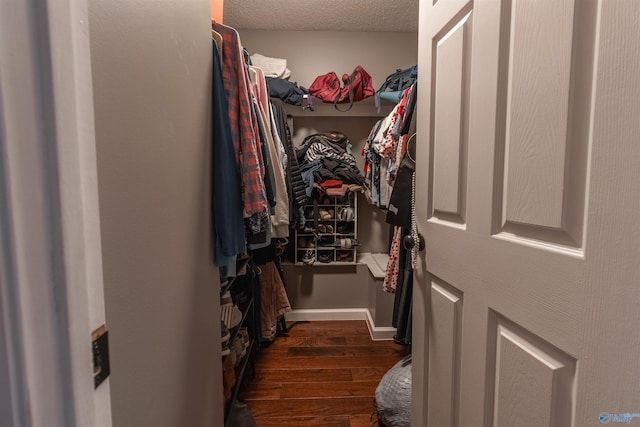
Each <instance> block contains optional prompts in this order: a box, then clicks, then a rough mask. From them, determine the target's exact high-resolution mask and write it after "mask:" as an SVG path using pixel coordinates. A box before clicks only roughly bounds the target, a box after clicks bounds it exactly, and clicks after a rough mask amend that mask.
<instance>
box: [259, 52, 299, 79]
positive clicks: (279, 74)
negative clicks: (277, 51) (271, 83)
mask: <svg viewBox="0 0 640 427" xmlns="http://www.w3.org/2000/svg"><path fill="white" fill-rule="evenodd" d="M251 64H253V65H254V66H256V67H258V68H260V69H262V71H263V72H264V76H265V77H276V78H279V79H288V78H289V77H291V70H290V69H288V68H287V60H286V59H283V58H271V57H268V56H264V55H260V54H259V53H254V54H253V55H251Z"/></svg>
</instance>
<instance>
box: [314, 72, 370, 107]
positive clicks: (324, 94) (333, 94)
mask: <svg viewBox="0 0 640 427" xmlns="http://www.w3.org/2000/svg"><path fill="white" fill-rule="evenodd" d="M342 81H343V82H344V86H342V85H341V82H340V80H339V79H338V76H337V75H336V73H334V72H333V71H331V72H330V73H327V74H323V75H321V76H318V77H316V79H315V80H314V81H313V83H312V84H311V86H310V87H309V93H310V94H311V95H313V96H315V97H316V98H318V99H320V100H322V102H333V104H334V106H335V107H336V109H337V110H338V111H349V110H350V109H351V107H353V103H354V102H356V101H362V100H363V99H365V98H368V97H370V96H372V95H373V94H374V93H375V90H374V89H373V82H372V79H371V76H370V75H369V73H367V72H366V71H365V69H364V68H362V67H361V66H360V65H358V66H357V67H356V68H355V69H354V70H353V73H351V75H347V74H344V75H343V76H342ZM347 102H348V103H349V108H347V109H346V110H340V109H339V108H338V104H346V103H347Z"/></svg>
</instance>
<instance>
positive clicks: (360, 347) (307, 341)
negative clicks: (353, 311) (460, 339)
mask: <svg viewBox="0 0 640 427" xmlns="http://www.w3.org/2000/svg"><path fill="white" fill-rule="evenodd" d="M407 354H408V349H407V347H405V346H401V345H398V344H395V343H394V342H393V341H373V340H371V338H370V336H369V331H368V329H367V325H366V322H365V321H364V320H356V321H314V322H309V323H299V324H296V325H295V326H294V327H293V328H292V329H291V330H290V331H289V333H288V336H287V337H278V338H276V340H275V342H274V343H273V344H271V345H270V346H269V347H266V348H262V349H261V350H260V351H259V352H258V356H257V358H256V380H255V381H250V382H248V383H247V385H246V387H245V389H244V391H243V392H242V394H241V395H240V399H241V400H242V401H244V402H245V403H246V404H247V405H248V406H249V409H250V410H251V413H252V415H253V417H254V419H255V420H256V423H257V424H258V427H276V426H277V427H293V426H323V427H368V426H369V417H370V415H371V412H372V411H373V398H374V395H375V390H376V387H377V386H378V383H379V382H380V379H381V378H382V376H383V375H384V374H385V373H386V372H387V370H389V368H391V367H392V366H393V365H394V364H395V363H396V362H397V361H398V360H400V359H402V358H403V357H404V356H405V355H407Z"/></svg>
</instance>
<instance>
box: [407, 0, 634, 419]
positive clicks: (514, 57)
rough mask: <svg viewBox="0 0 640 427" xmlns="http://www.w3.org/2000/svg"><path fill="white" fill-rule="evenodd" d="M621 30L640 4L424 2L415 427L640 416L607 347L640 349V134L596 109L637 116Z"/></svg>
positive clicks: (630, 54)
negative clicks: (422, 242)
mask: <svg viewBox="0 0 640 427" xmlns="http://www.w3.org/2000/svg"><path fill="white" fill-rule="evenodd" d="M629 14H630V15H631V16H633V17H634V19H640V2H635V3H634V2H631V1H629V2H625V1H622V2H618V3H615V2H614V3H611V2H597V1H587V2H585V1H577V0H502V1H500V0H476V1H474V2H466V1H455V0H438V1H437V2H435V3H434V2H433V1H432V0H424V1H421V3H420V16H421V20H420V30H419V32H420V34H419V69H420V73H421V74H420V81H421V84H420V86H419V95H418V104H417V111H418V113H417V114H418V117H419V120H418V133H417V139H416V140H417V147H418V148H417V164H418V167H417V177H416V179H417V189H418V191H416V208H417V219H418V227H419V229H420V231H421V233H422V234H423V235H424V237H425V239H426V250H425V251H424V252H423V254H424V256H423V257H422V258H421V260H420V263H419V265H418V268H417V270H416V272H415V278H416V285H415V287H414V298H415V304H414V334H413V337H414V338H413V341H414V378H415V379H414V394H413V399H414V400H413V405H414V407H413V408H414V409H413V412H412V425H428V426H432V427H441V426H468V427H478V426H506V427H513V426H530V427H544V426H587V425H598V423H599V421H598V419H599V416H600V415H599V414H600V412H603V411H610V412H612V413H613V412H614V411H618V412H619V413H624V412H627V411H629V412H633V411H635V412H637V413H640V407H637V408H634V407H633V406H627V407H620V406H619V405H616V404H615V403H614V401H612V399H611V396H616V397H617V398H618V399H620V400H621V401H624V402H626V404H627V405H629V404H630V402H631V401H632V399H631V398H630V397H627V396H637V395H638V393H639V392H640V385H638V384H637V381H633V380H632V379H630V378H627V372H630V371H631V372H634V373H635V374H636V378H637V375H640V368H638V367H636V365H637V364H632V362H631V359H630V358H625V357H621V356H620V354H619V352H618V351H616V355H615V356H613V354H612V353H611V350H610V349H609V350H607V349H606V348H603V347H602V343H603V342H607V343H616V345H619V346H620V347H619V348H620V350H621V351H623V352H624V354H627V353H634V354H637V348H638V347H640V337H638V334H637V333H636V334H634V332H633V328H634V327H633V326H631V325H628V322H627V320H626V319H627V318H629V317H630V316H631V317H632V318H633V319H638V320H640V315H638V314H637V312H638V310H637V309H636V308H634V307H636V305H638V304H640V292H637V289H635V288H634V282H636V283H637V278H638V277H640V268H639V267H638V263H637V259H638V258H640V249H639V248H640V245H637V241H636V240H637V239H640V232H638V231H636V230H637V228H638V227H637V226H636V227H635V228H633V227H632V226H631V224H635V220H634V218H635V215H636V212H637V210H638V209H640V189H639V188H638V187H640V184H636V182H638V180H637V179H635V180H632V179H631V178H630V176H631V175H630V174H629V172H628V169H629V168H631V169H632V170H635V171H636V174H637V171H638V170H640V149H639V148H637V146H638V144H637V135H640V125H638V124H637V122H638V120H637V118H636V119H635V120H632V119H631V115H629V114H627V113H626V110H624V109H621V108H619V109H617V112H616V114H612V112H611V111H610V110H609V111H607V109H606V108H604V107H602V106H603V105H607V106H609V108H611V106H612V105H618V104H616V101H619V102H623V103H624V104H623V105H624V107H625V108H630V109H631V111H634V112H640V106H638V104H639V102H638V98H640V97H639V96H638V95H639V93H638V92H640V90H639V89H637V88H638V87H640V81H639V80H640V77H638V73H635V74H633V75H634V77H631V76H629V75H628V73H627V74H625V73H624V72H623V71H622V70H619V69H617V68H615V67H613V66H611V65H610V64H609V62H610V61H613V62H614V63H617V64H618V65H619V66H622V68H624V65H625V64H626V65H628V66H630V65H633V66H636V67H638V68H640V67H639V64H640V54H639V53H638V52H639V51H640V49H638V47H640V46H638V45H640V42H639V41H638V39H639V38H638V37H626V38H625V37H624V35H625V34H636V33H634V31H635V30H633V28H634V27H633V24H632V22H633V19H632V18H629V17H628V16H627V15H629ZM620 20H622V21H624V24H623V25H621V24H620V23H619V22H618V21H620ZM636 35H637V34H636ZM603 37H604V40H607V42H606V46H607V48H606V49H607V50H606V52H605V51H603V47H602V46H603V42H602V40H603ZM622 40H629V41H628V43H627V44H626V45H624V46H622V44H624V43H622ZM616 41H617V44H616ZM602 68H606V69H607V71H608V72H609V73H612V75H615V76H616V77H615V78H612V77H609V76H608V75H606V74H603V73H602V72H601V71H600V70H601V69H602ZM623 74H624V76H623ZM619 80H622V81H624V83H625V84H626V85H627V87H625V88H622V87H619V86H617V85H616V84H615V83H614V82H615V81H619ZM634 83H635V84H634ZM611 91H613V92H615V94H616V95H615V96H616V97H617V98H616V99H615V100H612V99H611V96H612V95H611ZM620 116H624V117H626V118H627V119H629V120H628V122H625V123H624V124H622V125H621V124H620V123H619V122H620ZM600 127H601V128H602V129H607V130H608V131H609V132H611V134H617V133H618V132H619V133H620V138H619V139H617V140H615V141H614V140H612V139H610V138H609V139H608V140H607V138H606V137H605V133H602V132H600V131H599V130H598V129H600ZM627 129H628V130H627ZM633 135H635V137H634V136H633ZM607 150H609V151H607ZM596 153H597V154H596ZM616 162H617V163H616ZM618 164H619V165H623V164H626V167H625V166H617V165H618ZM597 165H601V167H600V168H598V167H594V166H597ZM632 181H633V184H632V185H633V187H634V188H635V189H636V190H635V191H634V192H632V194H630V193H629V192H627V191H625V192H622V191H619V189H621V188H624V187H625V186H627V185H630V183H631V182H632ZM421 188H425V189H426V191H420V189H421ZM626 198H631V199H632V200H631V201H628V200H626ZM632 206H636V208H631V207H632ZM618 209H619V210H618ZM634 209H635V210H634ZM608 215H613V216H615V217H616V218H618V219H622V220H623V222H622V223H615V222H612V221H610V220H609V218H608ZM632 228H633V230H634V231H632ZM634 241H635V243H634ZM619 246H622V247H624V248H625V251H622V250H619V249H618V248H619ZM610 290H615V291H614V292H610ZM622 295H624V297H623V296H622ZM630 313H633V314H630ZM599 322H604V323H605V324H607V325H609V326H612V325H618V326H617V327H616V328H614V330H611V329H610V330H608V331H607V330H605V328H603V327H600V324H599ZM617 328H621V329H620V330H618V329H617ZM629 335H633V338H631V339H630V338H629ZM623 336H625V337H627V340H628V341H624V339H623V338H622V337H623ZM621 360H624V361H625V364H620V363H619V362H618V361H621ZM578 367H580V369H578ZM603 372H607V373H609V374H614V375H613V376H612V378H613V377H615V381H614V380H612V379H605V378H604V377H603ZM595 378H598V379H599V380H600V383H598V382H596V381H595V380H594V379H595ZM422 380H424V381H422ZM603 389H607V390H608V391H607V393H604V394H603V392H602V390H603ZM621 390H624V391H621ZM594 403H598V405H596V406H594V405H593V404H594Z"/></svg>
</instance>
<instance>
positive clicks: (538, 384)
mask: <svg viewBox="0 0 640 427" xmlns="http://www.w3.org/2000/svg"><path fill="white" fill-rule="evenodd" d="M491 320H492V322H491V323H490V325H491V326H490V327H491V329H490V331H491V333H493V334H495V335H496V340H495V342H496V346H495V352H494V353H493V356H494V357H492V358H490V361H491V363H492V364H493V367H494V368H495V377H494V383H493V390H492V392H491V391H490V394H489V396H488V401H490V399H493V402H494V405H493V411H492V412H493V414H492V415H493V419H494V423H493V425H497V426H544V425H554V426H556V425H557V426H564V425H570V421H571V417H572V410H573V404H572V400H573V399H572V392H573V384H574V380H575V367H576V363H575V359H573V358H571V357H570V356H568V355H566V354H565V353H563V352H562V351H560V350H558V349H557V348H555V347H554V346H552V345H551V344H549V343H547V342H545V341H543V340H540V339H539V338H537V337H535V336H534V335H532V334H530V333H528V332H527V331H525V330H523V329H522V328H520V327H518V326H517V325H514V324H510V322H508V321H507V320H506V319H503V318H501V317H500V316H498V315H495V313H492V319H491ZM491 350H493V349H491ZM491 359H493V360H491ZM494 360H495V362H494ZM521 408H531V409H532V410H529V411H526V412H524V411H522V410H521Z"/></svg>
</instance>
